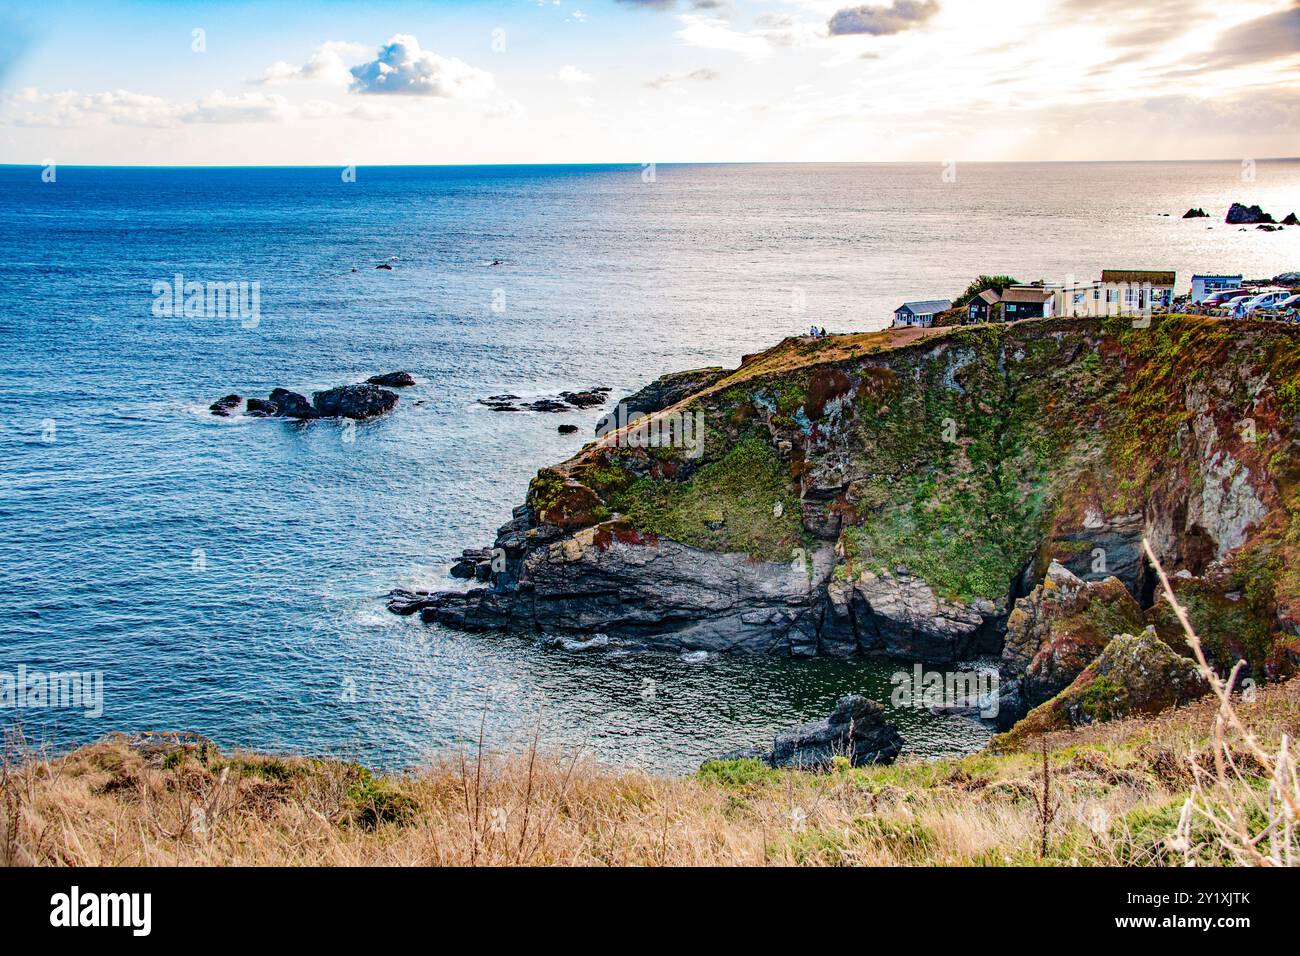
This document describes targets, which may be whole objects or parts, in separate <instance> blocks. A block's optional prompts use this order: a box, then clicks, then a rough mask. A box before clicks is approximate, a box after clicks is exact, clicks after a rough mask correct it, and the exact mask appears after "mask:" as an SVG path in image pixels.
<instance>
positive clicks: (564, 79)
mask: <svg viewBox="0 0 1300 956" xmlns="http://www.w3.org/2000/svg"><path fill="white" fill-rule="evenodd" d="M555 78H556V79H557V80H559V81H560V82H561V83H568V84H570V85H571V86H576V85H578V84H580V83H590V82H591V74H590V73H584V72H582V70H580V69H578V68H577V67H576V66H573V65H572V64H566V65H565V66H562V67H560V72H559V73H556V74H555Z"/></svg>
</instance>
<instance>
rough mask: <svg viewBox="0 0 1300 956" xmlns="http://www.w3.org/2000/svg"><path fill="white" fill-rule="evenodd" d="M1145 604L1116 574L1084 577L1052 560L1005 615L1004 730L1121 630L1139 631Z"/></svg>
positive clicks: (1001, 693) (1066, 681) (1001, 714)
mask: <svg viewBox="0 0 1300 956" xmlns="http://www.w3.org/2000/svg"><path fill="white" fill-rule="evenodd" d="M1142 625H1143V616H1142V608H1141V607H1139V606H1138V603H1137V602H1136V601H1135V600H1133V598H1132V596H1131V595H1130V594H1129V592H1128V590H1127V589H1126V588H1125V587H1124V585H1123V583H1121V582H1120V580H1119V579H1118V578H1114V577H1111V578H1106V579H1105V580H1104V581H1096V582H1085V581H1084V580H1083V579H1081V578H1080V577H1078V576H1077V575H1075V574H1074V573H1073V572H1071V571H1070V570H1069V569H1068V568H1066V567H1065V566H1064V565H1062V564H1060V563H1059V562H1057V561H1053V562H1052V563H1051V565H1050V566H1049V567H1048V570H1047V574H1046V576H1045V577H1044V578H1043V583H1042V584H1040V585H1039V586H1038V587H1036V588H1034V590H1033V591H1031V592H1030V593H1029V594H1027V595H1026V596H1025V597H1022V598H1020V599H1019V600H1017V601H1016V606H1015V608H1014V609H1013V610H1012V612H1011V616H1010V617H1009V618H1007V634H1006V641H1005V642H1004V644H1003V647H1002V659H1001V661H1000V662H999V665H998V672H999V677H1000V684H999V697H1000V701H999V705H998V721H999V724H1000V725H1001V726H1002V727H1003V729H1005V728H1007V727H1009V726H1011V724H1012V723H1014V722H1015V721H1016V720H1018V719H1019V718H1020V717H1022V716H1024V714H1025V712H1026V711H1028V710H1030V709H1032V708H1034V707H1037V706H1038V705H1039V704H1042V703H1045V702H1046V701H1048V700H1051V699H1052V698H1053V697H1055V696H1056V695H1057V694H1059V693H1060V692H1061V691H1062V690H1064V689H1065V688H1066V687H1068V686H1069V685H1070V684H1071V682H1073V681H1074V679H1075V678H1076V677H1078V676H1079V675H1080V674H1081V673H1083V670H1084V668H1086V667H1087V666H1088V665H1089V664H1091V663H1092V662H1093V661H1094V660H1096V659H1097V657H1098V656H1099V655H1100V654H1101V653H1102V651H1103V650H1104V649H1105V647H1106V644H1107V643H1108V642H1109V641H1110V639H1111V638H1112V637H1113V636H1114V635H1115V634H1118V633H1121V632H1129V631H1135V630H1140V629H1141V627H1142Z"/></svg>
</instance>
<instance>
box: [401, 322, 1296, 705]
mask: <svg viewBox="0 0 1300 956" xmlns="http://www.w3.org/2000/svg"><path fill="white" fill-rule="evenodd" d="M706 371H708V372H710V373H711V374H707V375H701V376H700V377H699V378H698V379H697V380H696V381H698V382H699V383H700V385H701V387H700V388H699V389H698V390H697V391H694V392H692V393H691V394H688V395H685V396H684V397H680V398H679V400H678V401H677V402H676V403H675V404H673V405H670V406H668V407H667V408H664V409H662V410H659V411H657V412H656V413H655V414H652V415H650V416H648V417H646V418H643V419H641V420H640V421H636V422H632V423H631V424H628V425H626V426H625V427H623V428H621V429H620V430H618V431H614V432H612V433H610V434H606V435H604V436H603V437H601V438H600V439H599V440H597V441H596V442H593V443H591V444H589V445H587V446H586V447H585V448H584V449H583V450H582V451H581V452H580V453H579V454H578V455H577V456H575V457H574V458H572V459H570V460H569V461H566V462H563V463H561V464H558V465H556V466H554V467H552V468H547V469H543V470H542V471H541V472H539V473H538V475H537V477H536V478H535V479H534V480H533V482H532V484H531V486H530V488H529V490H528V495H527V500H526V502H525V503H524V504H523V505H522V506H520V507H519V508H517V509H515V513H514V516H513V518H512V520H511V521H510V522H509V523H508V524H506V525H505V526H504V527H503V528H502V529H501V531H500V533H499V535H498V537H497V540H496V542H495V547H496V548H497V549H499V550H498V551H497V552H496V553H497V555H498V560H497V562H496V564H495V566H494V571H493V573H492V579H491V583H490V585H489V586H488V587H484V588H476V589H473V590H470V591H467V592H458V591H457V592H443V593H439V594H397V595H395V597H394V601H393V603H392V605H391V606H392V607H393V609H394V610H396V611H398V612H401V613H412V612H416V611H419V612H420V613H421V614H422V615H423V617H424V618H425V619H426V620H434V621H439V622H442V623H444V624H448V625H450V626H453V627H461V628H468V629H476V630H495V629H505V628H517V629H527V630H536V631H544V632H546V633H549V634H561V635H562V634H590V633H592V632H601V633H603V634H606V635H608V636H609V637H610V638H611V639H613V640H618V641H624V642H628V643H634V644H638V645H644V646H652V647H661V648H669V649H683V650H687V649H691V650H693V649H704V650H710V651H753V652H774V653H783V654H791V655H798V656H805V655H815V654H832V655H850V654H858V653H866V654H882V655H900V656H905V657H908V658H911V659H922V660H934V661H946V660H955V659H960V658H963V657H968V656H970V655H972V654H974V653H1000V652H1002V650H1003V645H1004V643H1005V640H1006V630H1007V620H1008V616H1009V615H1010V613H1011V611H1012V610H1013V608H1014V607H1015V605H1016V602H1017V600H1019V599H1022V598H1027V597H1029V596H1031V592H1033V590H1034V589H1035V587H1036V586H1038V585H1039V584H1040V582H1042V581H1043V580H1044V575H1045V574H1046V572H1047V570H1048V566H1049V565H1050V564H1051V562H1052V561H1057V562H1059V563H1060V564H1061V565H1062V566H1063V567H1064V568H1066V569H1068V570H1069V571H1070V572H1072V573H1073V574H1076V575H1078V576H1079V577H1080V578H1082V579H1083V580H1084V581H1086V582H1101V581H1103V580H1104V579H1106V578H1109V577H1114V578H1115V579H1117V580H1118V582H1120V584H1121V585H1122V587H1123V589H1126V590H1127V591H1128V592H1129V594H1130V595H1131V596H1132V597H1133V599H1134V600H1135V601H1136V602H1137V604H1138V605H1139V606H1140V609H1141V613H1142V614H1144V615H1148V614H1149V615H1153V616H1154V617H1155V618H1157V619H1158V620H1153V623H1156V624H1157V629H1158V630H1159V631H1160V633H1161V636H1162V637H1164V638H1165V639H1166V640H1168V641H1171V642H1173V641H1174V640H1175V639H1176V638H1175V635H1174V633H1173V629H1172V627H1171V626H1170V624H1169V621H1168V620H1167V619H1166V618H1167V615H1166V616H1165V617H1161V615H1160V613H1159V612H1160V608H1159V606H1158V605H1157V606H1156V607H1154V608H1153V607H1151V605H1152V603H1153V598H1154V581H1153V578H1152V575H1151V573H1150V570H1149V569H1148V568H1147V567H1146V566H1145V564H1144V560H1143V558H1142V555H1141V540H1142V538H1143V537H1144V536H1145V537H1147V538H1148V539H1150V540H1151V542H1152V545H1153V547H1154V549H1155V551H1156V554H1157V556H1158V557H1159V558H1160V560H1161V562H1162V563H1163V564H1164V566H1165V567H1166V569H1167V570H1169V572H1170V573H1171V574H1175V573H1177V581H1178V586H1179V588H1180V593H1186V594H1187V595H1188V596H1189V598H1190V600H1189V602H1188V603H1189V606H1190V609H1191V611H1192V614H1193V623H1194V624H1195V625H1196V626H1197V628H1198V630H1199V631H1201V633H1202V636H1203V637H1204V639H1205V641H1206V643H1207V645H1209V646H1210V647H1212V648H1217V649H1218V650H1219V656H1220V657H1221V659H1222V662H1223V663H1225V664H1226V663H1227V662H1229V660H1230V659H1235V658H1234V655H1240V656H1244V657H1245V658H1246V659H1247V660H1248V662H1249V665H1250V669H1251V671H1253V672H1254V674H1255V675H1256V676H1257V677H1261V678H1263V677H1272V676H1278V675H1280V674H1282V673H1285V672H1287V671H1288V670H1289V669H1290V668H1291V667H1293V665H1294V663H1295V660H1296V657H1297V650H1298V648H1300V644H1298V643H1297V640H1296V637H1295V635H1296V634H1297V633H1298V632H1297V623H1300V554H1298V552H1297V547H1298V546H1300V524H1297V523H1296V519H1295V516H1296V512H1297V478H1300V445H1298V444H1297V440H1296V437H1297V436H1296V426H1297V415H1298V414H1300V329H1295V328H1291V327H1288V326H1283V325H1278V324H1274V323H1262V322H1254V323H1246V322H1243V323H1237V322H1225V321H1216V320H1210V319H1205V318H1201V317H1194V316H1167V317H1156V318H1155V319H1154V320H1153V321H1152V323H1151V324H1150V325H1149V327H1146V328H1134V327H1133V324H1132V322H1131V320H1129V319H1126V318H1114V319H1105V320H1103V319H1077V320H1045V321H1029V322H1021V323H1015V324H1011V325H987V326H972V327H958V328H940V329H929V330H920V329H915V330H913V329H908V330H888V331H884V332H877V333H868V334H858V335H843V336H833V337H829V338H826V339H820V340H809V339H799V338H792V339H787V340H785V341H783V342H781V343H780V344H779V345H777V346H776V347H774V348H772V349H769V350H768V351H766V352H762V353H759V354H757V355H753V356H748V357H746V360H745V361H744V362H743V363H742V365H741V366H740V367H739V368H738V369H736V370H734V371H732V372H730V373H729V374H724V375H722V376H721V377H719V376H718V373H716V371H715V370H706ZM1093 603H1096V604H1107V603H1109V604H1113V603H1114V602H1113V601H1110V602H1093ZM1131 610H1132V609H1130V611H1131ZM1131 616H1132V615H1131V613H1128V614H1127V615H1126V619H1125V620H1124V621H1123V622H1122V624H1123V629H1124V630H1132V629H1133V627H1134V625H1135V624H1136V623H1140V622H1135V621H1132V620H1129V619H1127V618H1131ZM1102 629H1103V630H1104V628H1102ZM1115 633H1119V630H1115V631H1114V632H1113V633H1098V634H1097V635H1095V637H1094V639H1093V642H1092V643H1093V644H1095V645H1096V646H1097V647H1096V650H1094V651H1093V652H1091V656H1088V657H1086V658H1081V659H1080V662H1079V663H1078V667H1080V668H1081V667H1083V666H1086V664H1087V663H1088V662H1089V661H1090V660H1091V659H1092V657H1095V654H1096V653H1099V651H1100V647H1102V646H1104V644H1105V642H1106V640H1107V639H1109V638H1110V637H1112V636H1114V634H1115ZM1028 650H1029V652H1031V653H1030V654H1029V656H1030V657H1032V656H1033V653H1032V651H1033V650H1034V649H1033V648H1029V649H1028ZM1020 652H1021V653H1024V652H1025V650H1024V648H1021V651H1020ZM1073 676H1074V674H1063V675H1061V676H1060V677H1059V680H1056V681H1055V683H1053V684H1052V686H1051V689H1052V690H1053V691H1054V690H1056V689H1057V688H1058V687H1059V686H1064V685H1065V684H1068V683H1069V681H1070V680H1071V679H1072V678H1073Z"/></svg>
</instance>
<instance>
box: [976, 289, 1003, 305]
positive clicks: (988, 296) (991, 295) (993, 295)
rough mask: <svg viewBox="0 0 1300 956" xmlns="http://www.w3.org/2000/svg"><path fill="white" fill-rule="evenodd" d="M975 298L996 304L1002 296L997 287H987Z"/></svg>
mask: <svg viewBox="0 0 1300 956" xmlns="http://www.w3.org/2000/svg"><path fill="white" fill-rule="evenodd" d="M975 298H977V299H982V300H983V301H985V302H987V303H988V304H989V305H994V304H996V303H997V302H999V301H1000V300H1001V298H1002V297H1001V296H999V295H998V290H997V289H985V290H984V291H983V292H981V293H980V294H979V295H977V296H975Z"/></svg>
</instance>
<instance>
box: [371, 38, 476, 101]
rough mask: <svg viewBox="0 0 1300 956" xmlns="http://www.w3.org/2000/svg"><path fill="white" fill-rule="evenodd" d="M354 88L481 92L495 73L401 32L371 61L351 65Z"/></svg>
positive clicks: (427, 93) (419, 93)
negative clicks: (425, 46) (422, 45)
mask: <svg viewBox="0 0 1300 956" xmlns="http://www.w3.org/2000/svg"><path fill="white" fill-rule="evenodd" d="M350 72H351V74H352V91H353V92H355V93H371V94H383V95H404V96H437V97H443V98H452V97H459V96H482V95H485V94H487V93H490V92H491V91H492V87H493V81H492V74H491V73H488V72H486V71H485V70H480V69H478V68H477V67H473V66H470V65H469V64H468V63H466V62H465V61H464V60H458V59H456V58H455V57H444V56H439V55H438V54H437V53H434V52H432V51H430V50H422V49H420V42H419V41H418V40H417V39H416V38H415V37H413V36H410V35H409V34H405V33H399V34H397V35H395V36H394V37H392V39H390V40H389V41H388V42H387V43H385V44H384V45H383V46H381V47H380V48H379V52H378V55H377V56H376V57H375V59H373V60H370V61H369V62H366V63H362V64H361V65H359V66H354V67H352V69H351V71H350Z"/></svg>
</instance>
